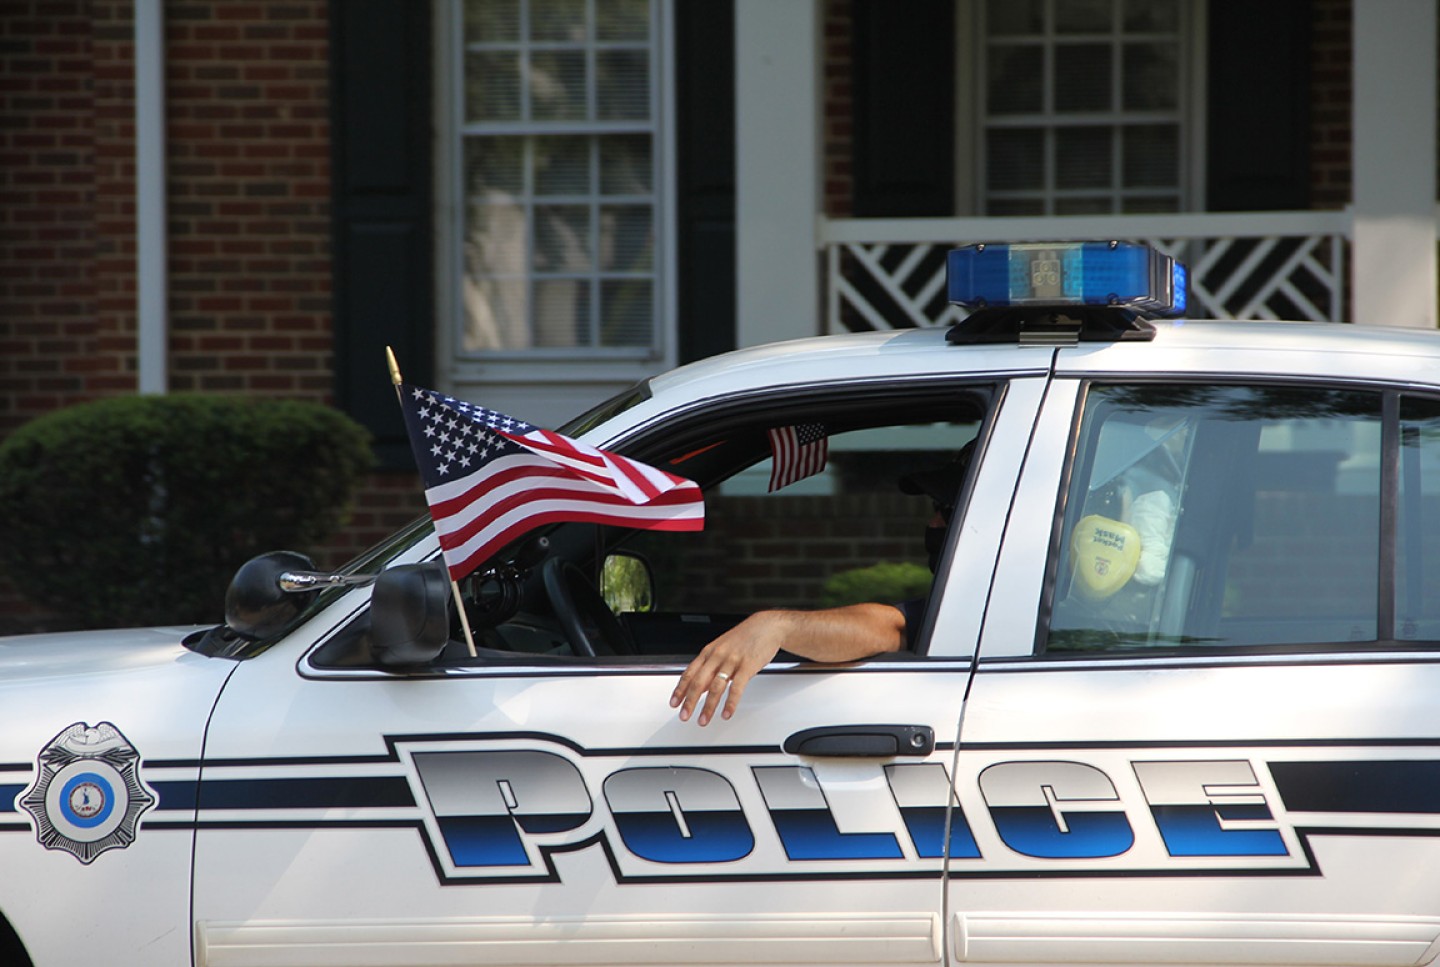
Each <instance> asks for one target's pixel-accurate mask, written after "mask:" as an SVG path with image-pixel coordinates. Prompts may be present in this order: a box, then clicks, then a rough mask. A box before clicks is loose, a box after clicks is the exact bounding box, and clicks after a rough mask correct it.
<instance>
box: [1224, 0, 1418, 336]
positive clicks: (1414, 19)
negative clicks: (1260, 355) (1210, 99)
mask: <svg viewBox="0 0 1440 967" xmlns="http://www.w3.org/2000/svg"><path fill="white" fill-rule="evenodd" d="M1354 6H1355V12H1354V30H1355V60H1354V68H1353V70H1354V81H1353V83H1354V88H1355V93H1354V98H1355V100H1354V146H1353V152H1354V179H1355V187H1354V199H1355V206H1354V212H1355V228H1354V238H1353V249H1352V259H1351V273H1352V289H1351V293H1352V302H1353V305H1354V318H1355V322H1357V323H1365V324H1369V325H1387V326H1410V327H1414V328H1422V329H1434V328H1435V325H1436V309H1435V303H1436V268H1435V243H1436V235H1435V226H1436V221H1435V74H1436V55H1435V23H1436V15H1435V0H1357V2H1356V3H1355V5H1354ZM1211 136H1212V137H1215V136H1223V135H1222V133H1221V132H1211Z"/></svg>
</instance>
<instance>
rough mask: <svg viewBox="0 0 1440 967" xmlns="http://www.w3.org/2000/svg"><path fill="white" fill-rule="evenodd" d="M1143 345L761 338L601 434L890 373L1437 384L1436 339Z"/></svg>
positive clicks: (1174, 333) (890, 334)
mask: <svg viewBox="0 0 1440 967" xmlns="http://www.w3.org/2000/svg"><path fill="white" fill-rule="evenodd" d="M1152 324H1153V325H1154V327H1155V338H1154V339H1153V340H1145V341H1133V342H1131V341H1127V342H1081V343H1079V344H1077V345H1072V346H1069V347H1067V348H1066V349H1065V351H1064V352H1062V353H1060V354H1058V357H1057V356H1056V354H1055V353H1054V348H1055V347H1054V346H1053V345H1025V346H1021V345H1016V344H1014V343H1008V344H996V343H990V344H968V345H953V344H950V343H949V342H947V339H946V336H947V332H948V330H947V329H946V328H945V327H940V326H936V327H929V328H924V329H901V330H891V331H883V332H867V333H849V334H843V335H834V336H817V337H811V338H808V339H797V340H790V341H787V342H778V343H770V344H767V345H762V346H756V347H752V348H747V349H740V350H736V351H734V352H729V353H723V354H721V355H718V356H712V357H709V358H707V359H703V360H700V361H698V362H694V363H690V364H688V365H685V366H681V367H679V368H677V369H674V370H671V371H669V372H667V373H664V374H661V375H659V376H656V377H654V378H652V379H651V380H650V381H649V388H650V399H648V400H646V401H644V402H642V403H640V404H638V405H636V406H635V407H634V408H633V409H631V410H629V411H627V412H626V413H624V414H623V415H622V416H621V417H619V418H618V419H617V420H615V421H613V422H611V423H610V424H609V425H608V427H607V428H606V430H607V432H605V433H604V434H603V435H604V436H607V437H612V438H613V436H614V434H616V433H620V434H624V433H625V432H626V431H627V429H629V428H633V427H637V426H640V425H643V424H645V423H646V422H648V421H649V420H650V419H652V418H654V417H656V416H658V415H660V414H662V413H665V412H669V411H672V410H674V409H675V408H677V407H684V406H692V405H704V403H705V402H706V401H708V400H714V399H719V398H722V397H726V396H729V395H732V394H736V393H741V394H743V393H748V392H762V391H767V390H790V389H796V390H798V389H805V388H810V387H820V386H824V385H826V384H829V383H834V382H837V381H845V382H847V383H851V384H855V383H862V384H863V383H864V382H867V381H874V382H877V383H881V382H884V383H893V382H894V381H895V380H896V379H897V377H901V378H905V379H909V380H920V381H924V380H926V379H929V378H937V379H938V378H953V377H957V376H959V377H964V376H974V377H978V378H992V377H993V378H1015V377H1020V376H1043V375H1045V374H1046V373H1047V372H1049V371H1050V370H1051V367H1052V365H1053V366H1054V372H1055V373H1056V374H1057V375H1060V376H1075V377H1079V376H1097V377H1102V376H1120V377H1126V378H1130V377H1165V376H1173V377H1179V378H1196V377H1209V378H1225V377H1235V376H1239V377H1257V378H1275V377H1285V378H1291V379H1312V378H1313V379H1324V380H1343V381H1347V382H1354V381H1359V382H1365V381H1384V382H1392V383H1393V382H1400V383H1412V384H1416V385H1434V384H1435V383H1436V382H1437V380H1440V333H1437V332H1435V331H1431V330H1418V329H1401V328H1385V327H1378V326H1355V325H1349V324H1342V323H1304V322H1236V321H1230V320H1219V321H1217V320H1196V319H1174V320H1160V321H1156V322H1154V323H1152Z"/></svg>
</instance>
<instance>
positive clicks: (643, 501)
mask: <svg viewBox="0 0 1440 967" xmlns="http://www.w3.org/2000/svg"><path fill="white" fill-rule="evenodd" d="M400 404H401V409H402V410H403V411H404V413H405V427H406V429H407V430H408V431H409V434H410V446H411V448H412V449H413V450H414V451H415V462H416V463H417V464H418V465H419V467H420V478H421V480H422V481H423V482H424V484H425V499H426V501H427V502H428V503H429V504H430V516H431V517H432V518H433V519H434V521H435V531H436V533H437V534H438V535H439V537H440V547H441V549H442V550H443V551H444V554H445V563H446V565H448V567H449V568H450V576H451V577H452V578H454V579H457V580H458V579H459V578H461V577H464V576H465V575H466V574H468V573H469V572H470V571H472V570H474V569H475V567H476V566H477V565H478V564H480V563H482V562H483V561H484V560H485V559H486V558H488V557H490V555H492V554H493V553H495V551H497V550H499V549H500V548H502V547H504V546H505V545H506V544H508V543H510V542H511V541H512V540H514V539H515V538H517V537H519V536H520V535H522V534H524V533H525V532H527V531H529V530H532V529H534V528H536V527H539V526H541V525H544V524H550V523H555V522H558V521H587V522H590V523H595V524H615V525H619V526H622V527H636V528H641V529H646V530H674V531H689V530H700V529H701V528H703V527H704V526H705V505H704V498H703V497H702V495H701V493H700V488H699V487H698V486H696V485H695V484H694V483H693V482H691V481H689V480H686V479H684V478H683V477H677V476H675V475H673V474H669V473H666V472H664V471H663V470H657V469H656V468H654V467H650V466H646V465H645V464H643V463H639V462H637V461H635V460H630V459H628V458H626V457H622V456H620V455H618V454H614V453H607V452H605V451H604V450H597V449H596V448H594V447H591V446H587V445H585V444H583V443H579V442H577V441H575V440H571V439H569V438H568V437H564V436H561V435H560V434H558V433H554V432H551V431H550V430H542V429H540V428H539V427H535V426H531V425H530V424H529V423H526V422H524V421H523V420H516V419H512V418H511V417H508V416H506V415H505V414H503V413H497V412H495V411H494V410H487V409H485V408H484V407H483V406H476V405H475V404H473V403H466V402H464V401H462V400H457V399H455V398H454V397H451V396H445V395H442V394H440V393H437V392H435V391H434V390H428V389H421V388H420V387H418V386H409V385H402V386H401V387H400Z"/></svg>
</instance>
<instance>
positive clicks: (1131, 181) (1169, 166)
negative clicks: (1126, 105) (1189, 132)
mask: <svg viewBox="0 0 1440 967" xmlns="http://www.w3.org/2000/svg"><path fill="white" fill-rule="evenodd" d="M1121 141H1122V144H1123V148H1122V151H1123V152H1124V157H1125V163H1124V166H1123V170H1124V178H1125V187H1127V188H1173V187H1175V186H1176V185H1178V184H1179V183H1180V129H1179V127H1178V126H1176V125H1174V124H1144V125H1135V126H1133V127H1127V128H1126V129H1125V130H1124V131H1123V132H1122V133H1121Z"/></svg>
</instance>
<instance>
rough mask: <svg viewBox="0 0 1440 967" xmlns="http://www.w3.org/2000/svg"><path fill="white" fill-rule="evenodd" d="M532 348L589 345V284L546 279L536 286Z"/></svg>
mask: <svg viewBox="0 0 1440 967" xmlns="http://www.w3.org/2000/svg"><path fill="white" fill-rule="evenodd" d="M535 345H536V346H537V347H540V348H548V349H556V348H565V347H571V346H588V345H590V283H589V282H588V281H586V280H584V279H545V280H541V281H537V282H536V283H535Z"/></svg>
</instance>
